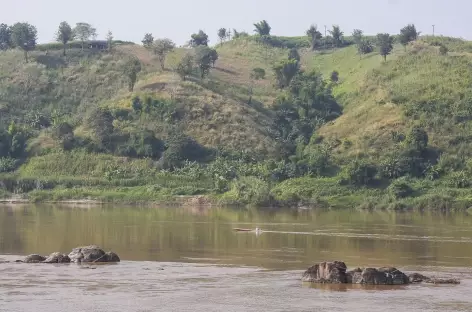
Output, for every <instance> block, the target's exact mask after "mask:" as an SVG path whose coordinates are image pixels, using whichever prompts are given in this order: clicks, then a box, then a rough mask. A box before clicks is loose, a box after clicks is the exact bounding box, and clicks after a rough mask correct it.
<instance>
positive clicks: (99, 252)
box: [16, 245, 120, 263]
mask: <svg viewBox="0 0 472 312" xmlns="http://www.w3.org/2000/svg"><path fill="white" fill-rule="evenodd" d="M16 262H23V263H70V262H76V263H82V262H83V263H96V262H100V263H104V262H111V263H113V262H120V258H119V257H118V255H117V254H116V253H114V252H111V251H109V252H105V251H104V250H103V249H101V248H100V247H99V246H95V245H91V246H83V247H77V248H74V249H72V251H71V252H70V253H69V254H68V255H66V254H62V253H60V252H54V253H52V254H50V255H49V256H48V257H43V256H41V255H38V254H33V255H29V256H26V257H25V258H24V259H23V260H17V261H16Z"/></svg>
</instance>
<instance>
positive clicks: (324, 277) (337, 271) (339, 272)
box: [302, 261, 347, 284]
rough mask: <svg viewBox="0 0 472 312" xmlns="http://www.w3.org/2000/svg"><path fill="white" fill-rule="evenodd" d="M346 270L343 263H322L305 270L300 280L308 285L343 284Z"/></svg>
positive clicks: (345, 279)
mask: <svg viewBox="0 0 472 312" xmlns="http://www.w3.org/2000/svg"><path fill="white" fill-rule="evenodd" d="M346 269H347V267H346V264H345V263H344V262H339V261H334V262H322V263H319V264H315V265H314V266H312V267H311V268H309V269H308V270H306V272H305V274H303V278H302V280H303V281H304V282H310V283H329V284H345V283H347V276H346Z"/></svg>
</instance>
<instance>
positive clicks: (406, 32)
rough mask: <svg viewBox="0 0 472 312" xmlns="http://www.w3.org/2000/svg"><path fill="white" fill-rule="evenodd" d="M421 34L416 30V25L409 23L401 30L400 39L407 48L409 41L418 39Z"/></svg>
mask: <svg viewBox="0 0 472 312" xmlns="http://www.w3.org/2000/svg"><path fill="white" fill-rule="evenodd" d="M419 35H420V33H419V32H417V31H416V27H415V25H414V24H408V25H407V26H405V27H403V28H402V29H401V30H400V36H399V41H400V43H401V44H402V45H403V46H404V47H405V50H406V46H407V45H408V43H410V42H412V41H415V40H416V39H418V36H419Z"/></svg>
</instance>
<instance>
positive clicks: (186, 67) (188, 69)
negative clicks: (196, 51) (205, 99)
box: [176, 53, 194, 81]
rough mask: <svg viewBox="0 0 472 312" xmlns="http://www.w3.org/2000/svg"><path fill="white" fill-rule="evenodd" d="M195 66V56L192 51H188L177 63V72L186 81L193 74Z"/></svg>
mask: <svg viewBox="0 0 472 312" xmlns="http://www.w3.org/2000/svg"><path fill="white" fill-rule="evenodd" d="M193 66H194V57H193V56H192V55H191V54H190V53H187V54H186V55H185V56H184V57H183V58H182V59H181V60H180V62H179V64H178V65H177V68H176V72H177V74H178V75H179V76H180V78H181V79H182V80H183V81H185V79H186V78H187V76H189V75H191V74H192V72H193Z"/></svg>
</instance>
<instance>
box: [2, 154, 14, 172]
mask: <svg viewBox="0 0 472 312" xmlns="http://www.w3.org/2000/svg"><path fill="white" fill-rule="evenodd" d="M16 165H17V161H16V160H15V159H13V158H10V157H2V158H0V173H1V172H11V171H14V170H15V169H16Z"/></svg>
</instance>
